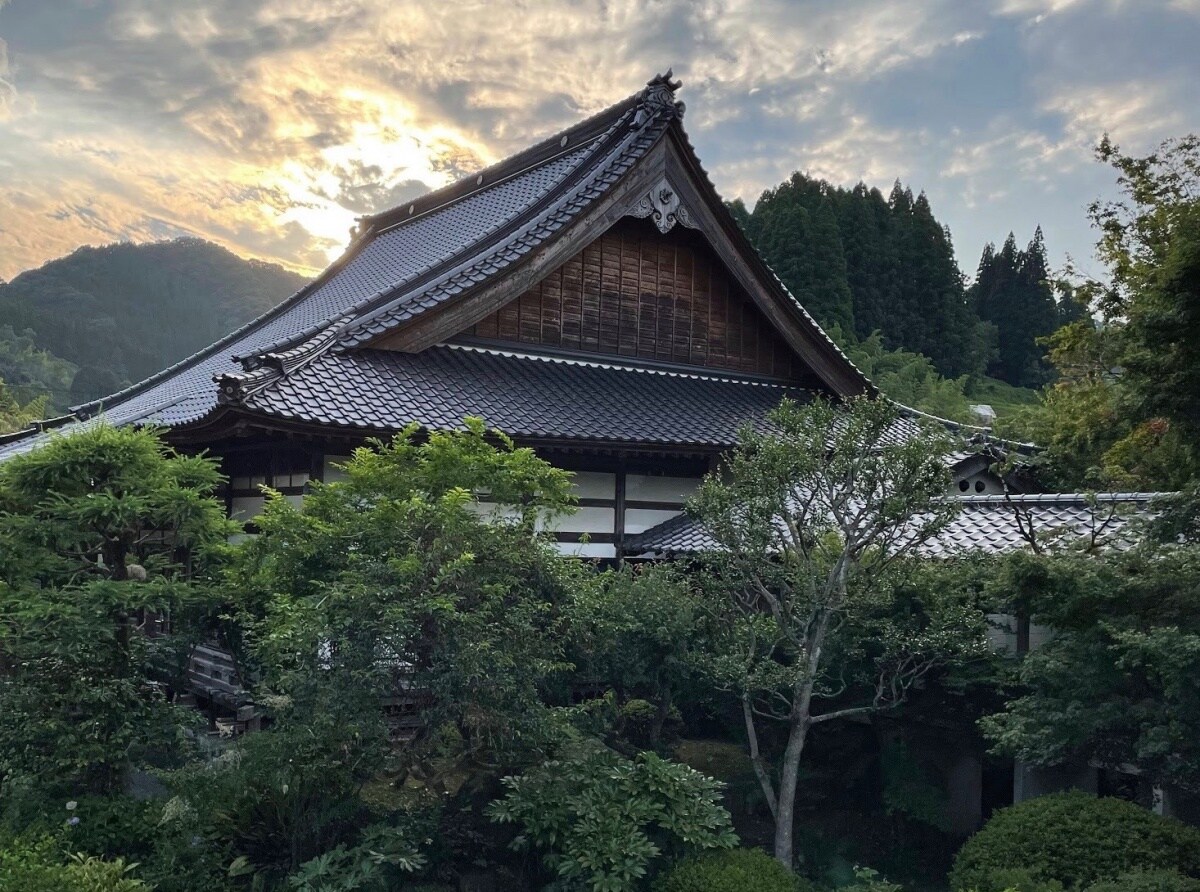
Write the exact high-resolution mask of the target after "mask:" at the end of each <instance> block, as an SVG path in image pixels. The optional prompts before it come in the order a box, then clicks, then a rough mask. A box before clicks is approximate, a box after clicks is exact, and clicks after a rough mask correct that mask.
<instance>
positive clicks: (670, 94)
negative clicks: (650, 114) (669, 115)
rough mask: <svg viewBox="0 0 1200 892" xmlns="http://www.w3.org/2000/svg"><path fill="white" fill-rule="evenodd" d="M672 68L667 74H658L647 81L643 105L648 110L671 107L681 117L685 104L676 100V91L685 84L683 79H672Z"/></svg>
mask: <svg viewBox="0 0 1200 892" xmlns="http://www.w3.org/2000/svg"><path fill="white" fill-rule="evenodd" d="M672 75H673V72H672V70H671V69H670V68H668V69H667V73H666V74H658V75H655V76H654V77H653V78H651V79H650V80H649V81H647V82H646V87H645V89H644V90H642V100H641V105H642V106H643V107H644V108H646V109H647V110H658V109H671V110H673V111H674V112H675V113H676V114H677V115H679V116H680V117H682V116H683V111H684V105H683V103H682V102H677V101H676V100H675V91H676V90H678V89H679V88H680V87H682V86H683V81H680V80H672V79H671V78H672Z"/></svg>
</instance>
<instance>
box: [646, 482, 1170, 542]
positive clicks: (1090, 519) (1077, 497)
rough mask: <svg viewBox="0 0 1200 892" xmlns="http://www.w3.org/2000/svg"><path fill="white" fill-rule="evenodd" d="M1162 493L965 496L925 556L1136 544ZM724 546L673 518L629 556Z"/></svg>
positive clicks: (684, 517)
mask: <svg viewBox="0 0 1200 892" xmlns="http://www.w3.org/2000/svg"><path fill="white" fill-rule="evenodd" d="M1162 495H1163V494H1162V493H1137V492H1128V493H1096V494H1083V493H1048V494H1042V495H1009V496H1003V495H999V496H961V497H954V499H955V501H957V502H958V503H959V504H961V506H962V510H961V511H959V512H958V514H957V515H956V516H955V518H954V519H953V520H952V521H951V522H950V525H949V526H948V527H947V528H946V529H945V530H943V531H942V533H941V534H940V535H938V536H937V537H936V538H934V539H932V540H930V541H929V542H928V543H926V544H925V545H924V546H923V547H922V548H921V552H922V553H923V554H926V555H928V556H931V557H955V556H958V555H967V554H981V553H982V554H1002V553H1004V552H1009V551H1016V550H1019V549H1022V548H1028V547H1030V537H1031V536H1032V537H1033V538H1034V539H1035V540H1036V541H1038V542H1040V543H1043V544H1045V545H1046V546H1047V547H1054V546H1055V545H1058V544H1065V543H1070V542H1074V543H1079V542H1083V541H1088V540H1091V544H1095V545H1096V546H1100V547H1109V548H1113V547H1115V548H1122V547H1126V546H1128V545H1129V544H1130V543H1131V539H1132V533H1133V530H1132V529H1131V523H1132V522H1133V521H1134V520H1135V519H1136V518H1139V517H1141V518H1144V517H1147V516H1149V515H1150V513H1151V510H1152V509H1151V504H1150V503H1151V502H1152V501H1153V500H1154V499H1156V498H1160V497H1161V496H1162ZM719 548H720V545H718V543H717V541H716V540H715V539H714V538H713V537H712V536H711V535H710V534H709V533H708V531H707V530H705V529H704V527H703V526H702V525H701V524H700V523H699V522H698V521H696V520H694V519H693V518H691V517H688V516H687V515H686V514H680V515H678V516H676V517H672V518H671V519H670V520H666V521H663V522H662V523H660V524H659V525H658V526H655V527H651V528H650V529H648V530H646V531H645V532H644V533H639V534H638V535H636V536H632V537H630V538H629V539H626V540H625V545H624V552H625V554H626V555H628V556H629V557H662V556H672V555H688V554H702V553H704V552H709V551H716V550H718V549H719Z"/></svg>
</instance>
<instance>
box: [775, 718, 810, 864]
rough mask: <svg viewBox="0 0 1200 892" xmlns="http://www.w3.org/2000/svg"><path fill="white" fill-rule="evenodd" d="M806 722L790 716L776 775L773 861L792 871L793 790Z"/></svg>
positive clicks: (805, 734) (805, 737)
mask: <svg viewBox="0 0 1200 892" xmlns="http://www.w3.org/2000/svg"><path fill="white" fill-rule="evenodd" d="M808 725H809V723H808V720H807V718H806V717H805V716H793V717H792V722H791V728H790V730H789V732H788V742H787V748H786V749H785V750H784V751H783V765H782V768H781V771H780V773H779V808H778V810H777V812H776V814H775V860H776V861H778V862H779V863H780V864H782V865H783V866H784V867H786V868H787V869H788V870H791V869H792V862H793V861H794V860H795V851H794V849H795V846H794V841H793V838H792V837H793V833H794V824H795V821H796V788H797V786H798V785H799V783H800V756H801V755H803V753H804V743H805V740H806V739H807V738H808Z"/></svg>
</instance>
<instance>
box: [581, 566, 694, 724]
mask: <svg viewBox="0 0 1200 892" xmlns="http://www.w3.org/2000/svg"><path fill="white" fill-rule="evenodd" d="M564 612H565V619H566V624H567V628H568V630H569V636H570V639H571V643H572V646H573V650H574V651H575V653H576V654H577V656H576V659H575V665H576V670H577V672H579V674H580V675H581V676H582V677H583V678H587V679H601V680H603V681H604V683H605V684H607V685H610V686H611V687H612V690H613V692H614V694H615V697H616V705H617V706H618V707H621V708H624V707H626V706H627V705H628V704H630V702H631V701H632V702H633V703H637V702H638V701H639V700H642V701H645V702H648V703H649V704H650V707H652V708H651V710H650V711H649V715H648V716H647V718H648V722H645V724H646V725H647V727H646V728H644V729H631V728H618V731H620V732H623V733H626V734H628V735H630V736H632V737H634V738H637V737H638V736H639V734H640V733H641V731H644V736H645V739H644V740H640V741H635V742H638V743H640V744H641V745H644V746H650V747H657V746H658V745H659V743H660V741H661V738H662V734H663V727H664V725H665V724H666V722H667V720H668V718H669V717H670V715H671V713H672V710H673V709H674V707H675V702H676V698H677V697H678V695H679V693H680V691H681V690H683V689H685V688H686V687H687V686H688V685H690V683H691V682H692V676H693V672H692V667H691V659H692V654H693V652H694V650H695V649H696V648H697V647H698V646H699V644H700V637H701V636H702V635H703V634H704V631H705V617H704V612H703V610H702V607H701V605H700V604H699V603H698V602H697V601H696V598H695V595H694V593H693V592H692V590H691V587H690V585H689V584H688V582H687V580H686V578H684V577H683V576H682V575H681V574H680V573H678V572H677V571H676V570H675V569H674V568H672V567H669V566H655V565H651V566H648V567H641V566H633V567H630V566H626V567H624V568H622V569H621V570H617V571H609V572H605V573H600V574H596V575H595V576H591V577H587V578H584V579H583V580H581V582H580V584H579V585H577V586H575V587H573V590H572V591H571V592H570V593H569V595H568V601H567V605H566V607H565V611H564ZM639 724H640V722H639Z"/></svg>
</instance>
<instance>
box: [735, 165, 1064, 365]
mask: <svg viewBox="0 0 1200 892" xmlns="http://www.w3.org/2000/svg"><path fill="white" fill-rule="evenodd" d="M731 207H732V210H733V212H734V214H735V215H736V216H737V217H738V218H739V220H740V222H741V223H742V225H743V226H744V227H745V229H746V232H747V234H748V235H749V236H750V238H751V240H752V241H753V242H754V243H755V245H756V247H757V248H758V250H759V251H760V252H761V253H762V255H763V257H764V258H765V259H766V261H767V262H768V263H769V264H770V265H771V266H772V267H773V268H774V270H775V272H776V273H778V274H779V277H780V278H781V279H783V282H784V284H786V285H787V286H788V288H789V289H791V291H792V293H793V294H795V295H796V297H797V298H798V299H799V300H800V302H801V303H802V304H803V305H804V306H805V307H806V308H807V309H808V310H809V312H811V313H812V314H813V315H814V316H816V318H817V320H818V321H820V322H821V324H822V325H824V326H826V327H828V328H836V329H838V330H840V331H841V333H842V335H843V336H852V337H853V338H854V339H855V340H859V341H866V340H867V339H868V338H870V337H871V335H872V333H873V332H876V331H878V332H880V334H881V335H882V340H883V346H885V347H886V348H888V349H890V350H904V351H908V352H911V353H919V354H922V355H924V356H927V357H929V358H930V359H931V360H932V361H933V364H934V366H935V367H936V368H937V370H938V371H939V372H940V373H941V374H943V375H945V376H946V377H950V378H953V377H958V376H961V375H982V374H984V373H987V374H990V375H993V376H995V377H997V378H1000V379H1001V380H1003V381H1007V382H1008V383H1010V384H1015V385H1020V386H1037V385H1039V384H1041V383H1043V382H1044V381H1045V380H1046V368H1045V366H1044V365H1043V364H1042V359H1041V357H1042V348H1041V347H1040V346H1038V345H1037V344H1036V343H1035V342H1034V338H1036V337H1041V336H1043V335H1046V334H1049V333H1050V332H1052V331H1053V330H1054V329H1055V328H1056V327H1057V321H1056V320H1057V310H1056V307H1055V303H1054V298H1053V294H1052V292H1051V289H1050V286H1049V284H1048V282H1047V281H1046V280H1047V278H1048V273H1047V270H1046V254H1045V245H1044V243H1043V240H1042V235H1041V230H1040V229H1039V230H1038V232H1037V234H1036V235H1035V236H1034V241H1033V242H1031V243H1030V245H1029V247H1028V248H1027V249H1026V250H1025V251H1017V250H1016V247H1015V244H1013V245H1012V247H1011V252H1010V253H1009V254H1003V252H1002V254H1001V255H997V254H995V249H994V248H990V247H989V249H988V250H987V251H985V254H984V260H983V261H981V264H980V277H981V279H985V280H986V281H985V283H984V284H983V285H982V286H972V288H971V290H970V292H968V290H967V289H966V288H965V287H964V282H963V275H962V272H961V271H960V270H959V267H958V263H957V262H956V260H955V256H954V246H953V244H952V242H951V239H950V232H949V230H948V229H947V228H946V227H945V226H943V225H942V224H941V223H939V222H938V221H937V218H936V217H934V214H933V209H932V208H931V207H930V204H929V199H928V198H927V197H926V196H925V194H924V193H921V194H919V195H916V196H914V195H913V193H912V190H911V189H908V188H906V187H905V186H904V185H903V184H902V183H900V182H899V181H897V182H896V184H895V186H893V188H892V191H891V194H890V195H888V196H887V197H884V195H883V193H882V192H880V191H879V190H878V189H873V188H868V187H867V186H865V185H863V184H862V183H860V184H858V185H857V186H855V187H854V188H853V189H843V188H840V187H836V186H833V185H831V184H829V183H827V182H825V181H824V180H819V179H813V178H812V177H808V176H805V175H804V174H802V173H795V174H793V175H792V177H791V178H790V179H789V180H788V181H787V182H785V183H782V184H780V185H779V186H777V187H776V188H774V189H769V190H767V191H766V192H764V193H763V194H762V196H761V197H760V198H759V200H758V203H757V204H756V205H755V207H754V211H753V212H752V213H750V212H747V211H746V208H745V207H744V205H742V204H741V203H740V202H735V203H734V204H733V205H732V206H731ZM1010 239H1011V237H1010ZM1008 249H1009V245H1008V244H1007V243H1006V246H1005V250H1008ZM1002 255H1003V258H1004V259H1003V260H1002V261H1001V260H999V259H998V258H1000V257H1001V256H1002ZM985 266H986V269H985Z"/></svg>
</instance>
